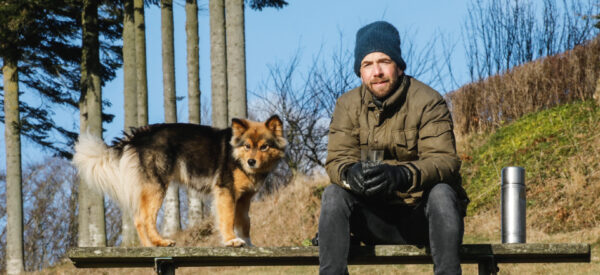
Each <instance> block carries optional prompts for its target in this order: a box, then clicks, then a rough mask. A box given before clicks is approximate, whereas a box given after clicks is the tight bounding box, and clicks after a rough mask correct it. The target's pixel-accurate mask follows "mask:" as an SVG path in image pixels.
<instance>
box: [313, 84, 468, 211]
mask: <svg viewBox="0 0 600 275" xmlns="http://www.w3.org/2000/svg"><path fill="white" fill-rule="evenodd" d="M400 79H401V80H402V83H401V84H400V85H399V87H398V89H397V90H396V91H395V92H394V93H393V94H392V95H391V96H390V97H389V98H387V99H386V100H385V101H384V102H383V105H382V106H381V109H379V108H378V107H377V106H376V105H375V103H374V102H373V96H372V95H371V93H370V92H369V91H368V90H367V89H366V87H365V86H364V85H361V86H360V87H357V88H355V89H353V90H350V91H349V92H347V93H345V94H343V95H342V96H340V97H339V98H338V100H337V103H336V106H335V110H334V113H333V116H332V118H331V124H330V126H329V143H328V148H327V160H326V165H325V167H326V170H327V173H328V174H329V177H330V179H331V181H332V182H333V183H335V184H338V185H340V186H342V187H345V188H349V187H348V186H347V184H345V183H344V182H342V173H343V171H344V170H345V169H346V168H348V167H349V166H351V165H352V164H354V163H355V162H358V161H360V149H361V148H367V147H369V148H376V149H384V162H385V163H387V164H391V165H406V167H407V168H408V169H410V170H411V171H412V173H413V175H414V176H413V183H412V187H411V188H409V189H408V190H407V192H406V193H401V192H397V195H398V196H399V200H397V201H398V202H400V203H404V204H408V205H414V204H416V203H418V202H419V201H420V199H421V197H422V196H423V194H424V193H425V192H427V191H428V190H429V189H430V188H431V187H432V186H433V185H435V184H436V183H439V182H444V183H448V184H450V185H451V186H453V188H454V190H455V191H456V192H457V194H458V195H459V197H460V198H461V199H462V200H463V201H465V203H466V202H467V201H468V199H467V196H466V193H465V191H464V189H463V188H462V186H461V178H460V174H459V170H460V159H459V158H458V156H457V154H456V143H455V138H454V133H453V131H452V129H453V124H452V117H451V115H450V111H449V110H448V106H447V105H446V101H445V100H444V98H443V97H442V96H441V95H440V94H439V93H438V92H436V91H435V90H433V89H432V88H430V87H429V86H427V85H425V84H424V83H422V82H420V81H418V80H416V79H414V78H412V77H410V76H406V75H403V76H401V77H400Z"/></svg>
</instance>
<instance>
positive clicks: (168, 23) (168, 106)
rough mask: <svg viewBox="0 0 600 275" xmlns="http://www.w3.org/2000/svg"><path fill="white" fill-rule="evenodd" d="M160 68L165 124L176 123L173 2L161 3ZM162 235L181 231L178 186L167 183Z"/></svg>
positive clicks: (163, 1)
mask: <svg viewBox="0 0 600 275" xmlns="http://www.w3.org/2000/svg"><path fill="white" fill-rule="evenodd" d="M161 34H162V68H163V90H164V108H165V123H175V122H177V101H176V92H175V50H174V45H173V44H174V40H173V1H172V0H162V1H161ZM163 210H164V212H163V214H164V215H163V217H164V219H163V226H162V233H163V235H166V236H173V235H175V233H177V232H178V231H180V230H181V221H180V214H179V185H178V184H177V183H174V182H171V183H169V187H168V188H167V193H166V194H165V198H164V202H163Z"/></svg>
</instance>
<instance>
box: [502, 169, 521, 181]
mask: <svg viewBox="0 0 600 275" xmlns="http://www.w3.org/2000/svg"><path fill="white" fill-rule="evenodd" d="M505 184H521V185H525V169H524V168H523V167H519V166H508V167H504V168H502V185H505Z"/></svg>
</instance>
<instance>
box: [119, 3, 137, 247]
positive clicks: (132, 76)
mask: <svg viewBox="0 0 600 275" xmlns="http://www.w3.org/2000/svg"><path fill="white" fill-rule="evenodd" d="M123 11H124V12H123V107H124V108H123V109H124V113H125V121H124V125H123V130H124V131H125V132H129V130H130V128H131V127H136V126H137V125H138V124H137V90H136V81H137V80H136V79H137V78H136V66H135V21H134V12H133V0H125V1H124V6H123ZM121 221H122V225H121V237H122V239H121V245H122V246H126V247H131V246H138V245H139V243H140V242H139V239H138V236H137V232H136V230H135V226H134V224H133V217H132V216H131V214H128V213H125V212H124V211H121Z"/></svg>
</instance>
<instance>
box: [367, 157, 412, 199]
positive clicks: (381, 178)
mask: <svg viewBox="0 0 600 275" xmlns="http://www.w3.org/2000/svg"><path fill="white" fill-rule="evenodd" d="M363 176H364V188H365V189H364V194H365V196H368V197H370V196H376V195H386V196H391V195H394V194H395V192H396V191H400V192H405V191H406V190H408V188H410V187H411V186H412V172H410V170H409V169H408V168H406V166H404V165H399V166H395V165H389V164H377V165H368V166H364V168H363Z"/></svg>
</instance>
